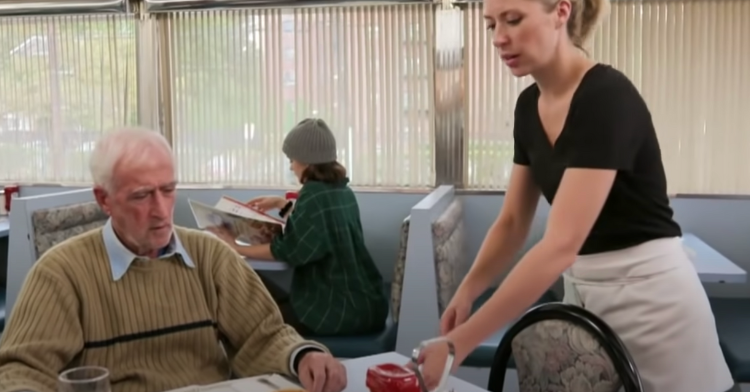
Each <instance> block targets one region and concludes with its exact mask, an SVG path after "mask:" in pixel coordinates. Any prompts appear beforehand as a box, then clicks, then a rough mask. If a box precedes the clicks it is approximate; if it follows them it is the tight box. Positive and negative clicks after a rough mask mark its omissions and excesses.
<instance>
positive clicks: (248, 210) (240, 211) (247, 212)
mask: <svg viewBox="0 0 750 392" xmlns="http://www.w3.org/2000/svg"><path fill="white" fill-rule="evenodd" d="M214 207H215V208H217V209H219V210H222V211H226V212H230V213H232V214H235V215H239V216H241V217H243V218H248V219H254V220H259V221H263V222H271V223H279V224H284V222H283V221H282V220H280V219H278V218H274V217H272V216H271V215H268V214H266V213H264V212H262V211H259V210H257V209H255V208H252V207H250V206H248V205H247V204H245V203H243V202H240V201H237V200H235V199H232V198H231V197H229V196H222V197H221V199H219V202H218V203H216V205H215V206H214Z"/></svg>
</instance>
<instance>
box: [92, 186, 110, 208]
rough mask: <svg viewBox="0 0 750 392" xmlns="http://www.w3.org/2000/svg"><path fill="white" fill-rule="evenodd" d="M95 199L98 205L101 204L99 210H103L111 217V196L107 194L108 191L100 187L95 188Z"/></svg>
mask: <svg viewBox="0 0 750 392" xmlns="http://www.w3.org/2000/svg"><path fill="white" fill-rule="evenodd" d="M94 198H95V199H96V204H99V208H101V209H102V211H104V213H105V214H107V215H109V211H110V204H109V201H110V196H109V193H107V190H106V189H104V187H101V186H99V185H96V186H94Z"/></svg>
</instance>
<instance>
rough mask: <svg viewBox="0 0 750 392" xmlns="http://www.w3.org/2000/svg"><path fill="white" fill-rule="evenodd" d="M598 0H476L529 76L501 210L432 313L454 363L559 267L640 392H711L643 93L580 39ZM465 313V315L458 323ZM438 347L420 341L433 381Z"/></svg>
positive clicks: (518, 71) (728, 382)
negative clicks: (445, 302)
mask: <svg viewBox="0 0 750 392" xmlns="http://www.w3.org/2000/svg"><path fill="white" fill-rule="evenodd" d="M605 1H606V0H485V2H484V15H485V21H486V25H487V28H488V29H489V30H490V32H491V34H492V37H493V44H494V46H495V48H496V49H497V52H498V54H499V55H500V57H501V58H502V60H503V61H504V63H505V65H506V66H507V67H508V68H509V69H510V71H511V72H512V73H513V75H515V76H517V77H521V76H526V75H531V76H532V77H533V78H534V80H535V81H536V83H535V84H533V85H532V86H530V87H529V88H527V89H526V90H524V91H523V92H522V93H521V95H520V96H519V97H518V101H517V104H516V112H515V125H514V131H513V134H514V135H513V137H514V140H515V153H514V157H513V161H514V163H515V165H514V167H513V172H512V175H511V180H510V185H509V187H508V192H507V194H506V197H505V202H504V204H503V207H502V210H501V211H500V214H499V216H498V218H497V220H496V221H495V223H494V224H493V225H492V227H491V228H490V230H489V232H488V233H487V236H486V238H485V240H484V243H483V244H482V247H481V249H480V251H479V254H478V256H477V259H476V261H475V263H474V265H473V267H472V269H471V271H470V272H469V274H468V275H467V276H466V278H465V279H464V281H463V282H462V284H461V286H460V288H459V289H458V292H457V293H456V295H455V296H454V298H453V300H452V301H451V303H450V305H449V306H448V308H447V309H446V311H445V313H444V314H443V318H442V320H441V329H442V333H443V334H444V335H446V338H447V339H449V340H451V341H452V342H453V343H454V345H455V347H456V354H457V355H456V357H457V360H459V361H461V360H463V359H464V358H465V357H466V356H467V355H468V354H469V353H470V352H471V351H472V350H473V349H474V348H475V347H476V346H477V345H479V344H480V343H481V342H482V341H484V340H485V339H486V338H487V337H489V336H490V335H491V334H492V333H494V332H495V331H496V330H498V329H500V328H501V327H503V326H505V325H507V324H508V323H510V322H511V321H512V320H514V319H515V318H517V317H518V316H520V315H521V314H522V313H523V312H524V311H525V310H526V309H528V308H529V306H531V305H532V304H533V303H534V301H535V300H537V299H538V298H539V297H540V296H541V294H542V293H543V292H544V291H545V290H547V289H549V288H550V286H552V284H553V283H554V282H555V281H556V280H557V279H558V278H559V277H560V275H563V277H564V280H565V301H566V302H571V303H574V304H576V305H579V306H583V307H585V308H586V309H588V310H590V311H592V312H594V313H595V314H597V315H599V316H600V317H601V318H603V319H604V321H606V322H607V323H608V324H609V325H610V326H611V327H612V328H613V329H614V330H615V331H616V332H617V333H618V335H619V336H620V338H622V340H623V341H624V342H625V345H626V346H627V348H628V349H629V351H630V353H631V355H632V356H633V358H634V361H635V363H636V365H637V367H638V369H639V371H640V373H641V377H642V378H643V382H644V387H645V391H646V392H723V391H726V390H728V389H730V388H731V387H732V385H733V382H732V378H731V375H730V373H729V369H728V367H727V364H726V362H725V361H724V357H723V356H722V353H721V349H720V348H719V340H718V337H717V333H716V327H715V324H714V317H713V314H712V313H711V308H710V306H709V303H708V298H707V297H706V293H705V291H704V289H703V287H702V285H701V282H700V281H699V279H698V276H697V274H696V271H695V269H694V267H693V265H692V263H691V262H690V260H689V259H688V257H687V255H686V254H685V251H684V250H683V247H682V244H681V241H680V236H681V231H680V227H679V225H678V224H677V223H676V222H675V221H674V219H673V218H672V209H671V208H670V206H669V199H668V198H667V182H666V178H665V174H664V167H663V165H662V160H661V152H660V150H659V143H658V141H657V137H656V132H655V130H654V125H653V123H652V121H651V116H650V114H649V110H648V108H647V107H646V103H645V102H644V100H643V98H642V97H641V96H640V94H639V93H638V91H637V90H636V88H635V87H634V86H633V84H632V83H631V82H630V81H629V80H628V78H627V77H626V76H624V75H623V74H622V73H620V72H619V71H617V70H615V69H613V68H611V67H609V66H607V65H603V64H597V63H595V62H593V61H592V60H590V59H589V58H588V57H587V56H586V54H585V52H584V51H583V50H581V49H580V48H581V47H582V46H583V44H584V42H585V41H586V39H587V38H588V37H589V36H590V35H591V33H592V32H593V29H594V26H595V25H596V22H597V19H598V18H599V16H600V15H601V14H602V12H603V8H605V6H606V5H607V4H606V3H605ZM540 194H542V195H544V197H545V198H546V199H547V200H548V201H549V202H550V204H551V206H552V207H551V211H550V214H549V218H548V221H547V229H546V231H545V234H544V237H543V239H542V240H541V241H540V242H539V243H538V244H536V246H534V248H532V249H531V250H530V251H529V252H528V253H527V254H526V255H525V256H524V257H523V259H522V260H521V261H520V262H519V264H518V265H517V266H516V267H515V268H514V269H513V271H512V272H511V273H510V274H509V275H508V277H507V278H506V279H505V281H504V282H503V283H502V285H501V286H500V287H499V288H498V290H497V291H496V292H495V294H494V295H493V296H492V298H491V299H490V300H488V301H487V303H486V304H485V305H484V306H483V307H482V308H481V309H480V310H479V311H477V313H476V314H474V315H473V316H471V317H470V318H469V317H468V316H469V313H470V309H471V304H472V302H473V301H474V300H475V299H476V298H477V296H478V295H479V294H480V293H481V292H483V291H484V290H486V289H487V288H488V286H489V285H490V283H491V282H492V281H493V280H494V279H495V278H496V277H497V276H498V275H499V274H500V273H501V271H502V270H503V268H504V267H505V266H507V265H508V263H509V262H510V261H511V258H512V257H513V255H514V254H515V253H516V252H517V251H518V250H519V247H520V245H521V244H523V243H524V241H525V239H526V236H527V234H528V231H529V226H530V224H531V221H532V219H533V216H534V212H535V208H536V205H537V202H538V199H539V196H540ZM467 318H468V320H467ZM446 352H447V346H446V345H443V344H434V345H431V346H429V347H428V348H427V349H426V350H425V355H424V361H425V362H424V366H425V380H426V382H427V383H428V385H429V386H431V387H432V386H434V384H435V383H436V380H438V379H439V377H440V373H441V372H442V366H443V364H444V360H445V356H446V355H447V354H446Z"/></svg>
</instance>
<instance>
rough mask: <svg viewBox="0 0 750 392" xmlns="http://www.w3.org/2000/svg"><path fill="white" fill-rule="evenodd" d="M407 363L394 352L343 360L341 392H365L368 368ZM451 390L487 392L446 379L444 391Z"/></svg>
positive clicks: (462, 381) (405, 358) (474, 386)
mask: <svg viewBox="0 0 750 392" xmlns="http://www.w3.org/2000/svg"><path fill="white" fill-rule="evenodd" d="M407 362H409V358H407V357H405V356H403V355H401V354H399V353H396V352H389V353H385V354H378V355H372V356H369V357H362V358H355V359H347V360H344V361H342V362H341V363H343V364H344V367H346V377H347V381H348V382H347V386H346V389H344V391H343V392H366V391H367V387H366V386H365V379H366V377H367V369H368V368H369V367H370V366H373V365H379V364H381V363H396V364H399V365H403V364H406V363H407ZM451 389H453V390H454V391H455V392H487V391H486V390H485V389H482V388H480V387H478V386H476V385H474V384H470V383H468V382H466V381H464V380H461V379H458V378H456V377H450V378H449V379H448V385H447V386H446V390H448V391H450V390H451Z"/></svg>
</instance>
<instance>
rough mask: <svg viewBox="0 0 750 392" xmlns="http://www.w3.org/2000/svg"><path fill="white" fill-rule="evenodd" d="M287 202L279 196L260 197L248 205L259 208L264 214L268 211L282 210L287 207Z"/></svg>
mask: <svg viewBox="0 0 750 392" xmlns="http://www.w3.org/2000/svg"><path fill="white" fill-rule="evenodd" d="M286 203H287V200H286V199H285V198H283V197H278V196H260V197H256V198H254V199H252V200H250V201H248V202H247V205H249V206H250V207H253V208H257V209H259V210H261V211H263V212H265V211H268V210H280V209H282V208H284V206H286Z"/></svg>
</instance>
